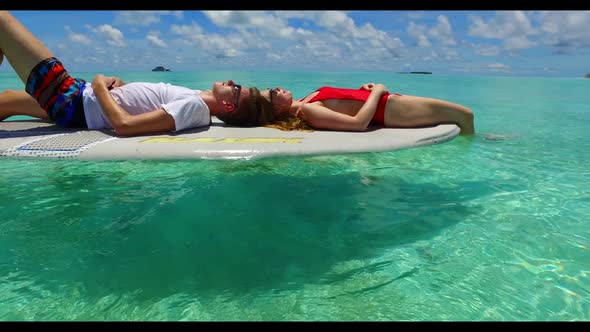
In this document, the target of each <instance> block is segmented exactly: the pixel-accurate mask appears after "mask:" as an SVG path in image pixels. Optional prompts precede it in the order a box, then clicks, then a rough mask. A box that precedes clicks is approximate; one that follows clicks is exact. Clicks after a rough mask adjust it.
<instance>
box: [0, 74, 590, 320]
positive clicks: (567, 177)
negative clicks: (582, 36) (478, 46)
mask: <svg viewBox="0 0 590 332" xmlns="http://www.w3.org/2000/svg"><path fill="white" fill-rule="evenodd" d="M74 74H75V75H77V76H81V77H83V78H86V79H87V80H92V78H93V76H94V73H74ZM105 74H106V75H117V76H120V77H122V78H123V79H124V80H125V81H127V82H131V81H149V82H160V81H163V82H169V83H172V84H177V85H184V86H188V87H192V88H195V89H201V90H203V89H208V88H210V86H211V82H213V81H215V80H217V81H221V80H227V79H233V80H235V81H236V82H237V83H241V84H244V85H255V86H258V87H259V88H267V87H274V86H277V85H280V86H282V87H284V88H287V89H290V90H291V91H293V93H294V95H295V97H296V98H301V97H303V96H305V95H306V94H307V93H308V92H311V91H312V90H314V89H315V88H317V87H320V86H322V85H332V86H339V87H353V88H357V87H360V86H361V85H362V84H363V83H368V82H378V83H383V84H385V85H386V86H387V87H388V88H389V90H390V91H391V92H398V93H401V94H410V95H419V96H428V97H435V98H442V99H447V100H450V101H453V102H457V103H460V104H463V105H466V106H468V107H470V108H471V109H472V110H473V111H474V113H475V125H476V130H477V132H478V134H476V135H475V136H474V137H472V138H466V137H457V138H455V139H454V140H452V141H449V142H446V143H443V144H439V145H433V146H428V147H420V148H414V149H407V150H400V151H393V152H379V153H360V154H348V155H331V156H315V157H280V158H276V157H275V158H269V159H260V160H251V161H246V160H233V161H210V160H209V161H198V160H195V161H117V162H113V161H99V162H88V161H76V160H51V159H38V160H35V159H9V158H2V159H0V304H1V305H0V320H1V321H21V320H24V321H31V320H35V321H63V320H66V321H69V320H84V321H103V320H108V321H120V320H125V321H126V320H134V321H161V320H166V321H168V320H170V321H181V320H187V321H587V320H590V166H589V165H590V79H584V78H530V77H527V78H520V77H474V76H440V75H436V74H435V75H403V74H396V73H385V72H379V73H310V72H229V71H228V72H221V71H217V72H155V73H154V72H145V73H144V72H142V73H131V72H118V73H114V72H113V73H105ZM5 89H22V84H21V83H20V81H19V80H18V79H17V77H16V76H15V75H14V74H12V73H6V72H4V73H0V90H5ZM13 119H14V118H13Z"/></svg>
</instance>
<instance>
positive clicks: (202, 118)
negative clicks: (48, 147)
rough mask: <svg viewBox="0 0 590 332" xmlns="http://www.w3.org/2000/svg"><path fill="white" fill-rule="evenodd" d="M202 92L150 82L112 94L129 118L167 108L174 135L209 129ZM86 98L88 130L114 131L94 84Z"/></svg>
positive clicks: (87, 86) (138, 83) (140, 83)
mask: <svg viewBox="0 0 590 332" xmlns="http://www.w3.org/2000/svg"><path fill="white" fill-rule="evenodd" d="M199 92H201V91H200V90H192V89H189V88H185V87H182V86H176V85H172V84H168V83H146V82H137V83H129V84H125V85H123V86H121V87H118V88H114V89H112V90H111V91H110V93H111V96H113V99H115V101H116V102H117V103H118V104H119V105H121V107H123V109H124V110H125V111H127V112H128V113H129V114H141V113H147V112H151V111H154V110H157V109H160V108H163V109H164V111H166V112H167V113H168V114H170V115H171V116H172V117H173V118H174V123H175V125H176V128H175V130H174V131H180V130H183V129H187V128H195V127H202V126H207V125H209V122H210V112H209V107H207V104H205V101H203V99H202V98H201V97H200V96H199V95H198V93H199ZM83 96H84V101H83V103H84V115H85V116H86V123H87V124H88V129H103V128H112V127H113V126H112V125H111V124H110V123H109V121H108V119H107V117H106V116H105V115H104V114H103V112H102V108H101V107H100V104H99V103H98V99H97V98H96V95H95V94H94V91H93V90H92V87H91V83H86V88H85V89H84V95H83Z"/></svg>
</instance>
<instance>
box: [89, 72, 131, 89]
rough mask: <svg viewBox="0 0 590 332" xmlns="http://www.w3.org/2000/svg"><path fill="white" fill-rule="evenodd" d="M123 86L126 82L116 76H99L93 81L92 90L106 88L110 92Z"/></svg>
mask: <svg viewBox="0 0 590 332" xmlns="http://www.w3.org/2000/svg"><path fill="white" fill-rule="evenodd" d="M123 85H125V82H123V80H121V79H120V78H118V77H115V76H104V75H102V74H98V75H96V76H95V77H94V79H93V80H92V89H97V88H100V87H106V88H107V89H108V90H111V89H114V88H118V87H120V86H123Z"/></svg>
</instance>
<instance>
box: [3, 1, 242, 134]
mask: <svg viewBox="0 0 590 332" xmlns="http://www.w3.org/2000/svg"><path fill="white" fill-rule="evenodd" d="M4 56H6V58H7V59H8V61H9V62H10V64H11V66H12V68H14V70H15V71H16V73H17V74H18V76H19V77H20V79H21V80H22V81H23V83H25V91H13V90H8V91H4V92H2V93H0V121H1V120H4V119H5V118H7V117H10V116H13V115H28V116H33V117H38V118H42V119H47V118H49V119H51V120H52V121H54V122H55V123H57V124H58V125H60V126H62V127H65V128H70V127H73V128H88V129H102V128H113V129H114V130H115V132H116V133H117V134H118V135H121V136H136V135H145V134H155V133H160V132H169V131H180V130H183V129H188V128H195V127H201V126H207V125H209V123H210V119H211V118H210V115H219V114H223V113H226V112H233V111H238V110H239V109H240V108H241V107H246V108H247V107H251V103H250V102H249V94H250V90H249V89H247V88H244V89H242V87H241V86H240V85H238V84H235V83H234V82H233V81H232V80H229V81H227V82H215V83H214V84H213V86H212V88H211V90H205V91H200V90H194V89H189V88H185V87H181V86H175V85H171V84H166V83H149V82H135V83H129V84H125V83H124V82H123V81H121V79H119V78H117V77H106V76H103V75H101V74H98V75H96V77H94V79H93V80H92V83H87V82H86V81H85V80H83V79H79V78H73V77H71V76H70V75H69V74H68V72H67V71H66V70H65V68H64V66H63V65H62V63H61V62H60V61H59V60H58V59H56V57H55V56H54V54H53V53H52V52H51V51H50V50H49V49H47V47H45V45H43V43H42V42H41V41H40V40H38V39H37V38H36V37H35V36H33V34H32V33H31V32H30V31H29V30H27V29H26V28H25V27H24V26H23V25H22V24H21V23H20V22H19V21H17V20H16V19H15V18H14V17H13V16H12V15H11V14H10V13H8V12H6V11H0V64H1V63H2V60H3V58H4Z"/></svg>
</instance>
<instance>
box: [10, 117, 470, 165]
mask: <svg viewBox="0 0 590 332" xmlns="http://www.w3.org/2000/svg"><path fill="white" fill-rule="evenodd" d="M458 134H459V127H457V126H456V125H452V124H444V125H438V126H434V127H427V128H411V129H405V128H403V129H402V128H380V127H379V128H377V127H375V128H369V130H368V131H366V132H342V131H281V130H278V129H274V128H265V127H256V128H237V127H230V126H225V125H224V124H223V123H222V122H221V121H219V120H218V119H216V118H213V123H212V124H211V126H208V127H202V128H196V129H190V130H184V131H181V132H178V133H171V134H158V135H148V136H137V137H119V136H117V135H115V134H114V133H113V131H111V130H80V129H63V128H61V127H58V126H56V125H55V124H53V123H49V122H46V121H42V120H19V121H3V122H0V156H3V157H11V158H77V159H88V160H126V159H253V158H262V157H271V156H292V155H324V154H345V153H358V152H378V151H394V150H400V149H407V148H415V147H420V146H425V145H432V144H438V143H443V142H446V141H449V140H452V139H453V138H455V137H456V136H457V135H458Z"/></svg>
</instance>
